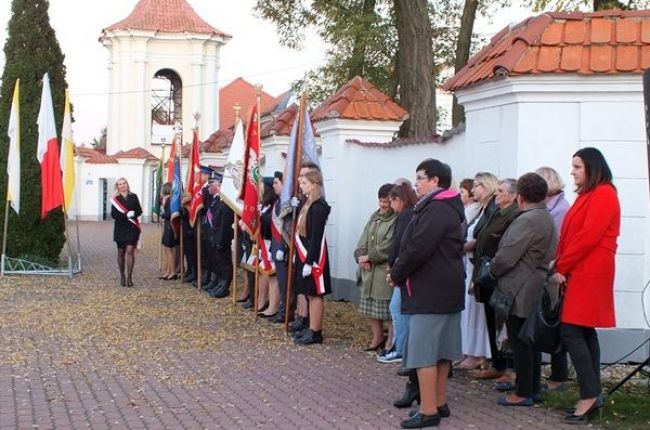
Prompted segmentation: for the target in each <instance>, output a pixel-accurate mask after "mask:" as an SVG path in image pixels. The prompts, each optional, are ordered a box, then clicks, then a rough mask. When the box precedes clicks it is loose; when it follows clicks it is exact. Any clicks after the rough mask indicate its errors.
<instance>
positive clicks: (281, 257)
mask: <svg viewBox="0 0 650 430" xmlns="http://www.w3.org/2000/svg"><path fill="white" fill-rule="evenodd" d="M275 260H276V261H282V260H284V252H282V250H281V249H278V250H277V251H275Z"/></svg>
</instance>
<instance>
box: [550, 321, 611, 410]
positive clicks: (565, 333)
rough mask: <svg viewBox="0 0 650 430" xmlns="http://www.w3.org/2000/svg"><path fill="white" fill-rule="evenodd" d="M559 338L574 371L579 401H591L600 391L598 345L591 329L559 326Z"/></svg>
mask: <svg viewBox="0 0 650 430" xmlns="http://www.w3.org/2000/svg"><path fill="white" fill-rule="evenodd" d="M560 337H561V338H562V342H563V343H564V347H565V348H566V349H567V351H568V352H569V355H570V356H571V362H572V363H573V367H574V368H575V369H576V375H577V376H578V385H579V386H580V398H581V399H593V398H595V397H598V396H599V395H600V393H601V391H602V387H601V384H600V345H599V344H598V334H597V333H596V329H594V328H593V327H583V326H579V325H573V324H564V323H562V324H560Z"/></svg>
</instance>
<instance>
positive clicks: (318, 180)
mask: <svg viewBox="0 0 650 430" xmlns="http://www.w3.org/2000/svg"><path fill="white" fill-rule="evenodd" d="M300 188H301V190H302V192H303V194H304V195H305V196H306V197H307V200H306V201H305V204H304V205H303V206H302V208H301V209H300V214H299V215H298V229H297V233H296V237H295V238H294V240H295V241H296V255H297V258H296V269H295V273H294V279H295V280H296V294H303V295H305V296H306V297H307V301H308V306H309V327H306V328H304V329H303V330H301V331H300V332H298V333H297V335H296V340H295V342H296V343H297V344H298V345H312V344H317V343H323V332H322V330H323V314H324V311H325V303H324V300H323V297H324V296H325V295H327V294H330V293H331V292H332V287H331V284H330V272H329V259H328V256H327V244H326V243H325V224H326V223H327V217H328V216H329V213H330V210H331V208H330V206H329V205H328V204H327V202H326V201H325V198H324V197H323V175H322V174H321V172H320V171H317V170H309V171H307V172H305V174H304V175H303V177H302V179H301V181H300Z"/></svg>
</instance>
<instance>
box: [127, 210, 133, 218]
mask: <svg viewBox="0 0 650 430" xmlns="http://www.w3.org/2000/svg"><path fill="white" fill-rule="evenodd" d="M126 217H127V218H129V219H131V218H135V211H128V212H127V213H126Z"/></svg>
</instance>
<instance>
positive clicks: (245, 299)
mask: <svg viewBox="0 0 650 430" xmlns="http://www.w3.org/2000/svg"><path fill="white" fill-rule="evenodd" d="M250 298H251V295H250V294H249V295H247V296H246V297H244V298H243V299H237V300H235V302H236V303H245V302H247V301H248V299H250Z"/></svg>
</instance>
